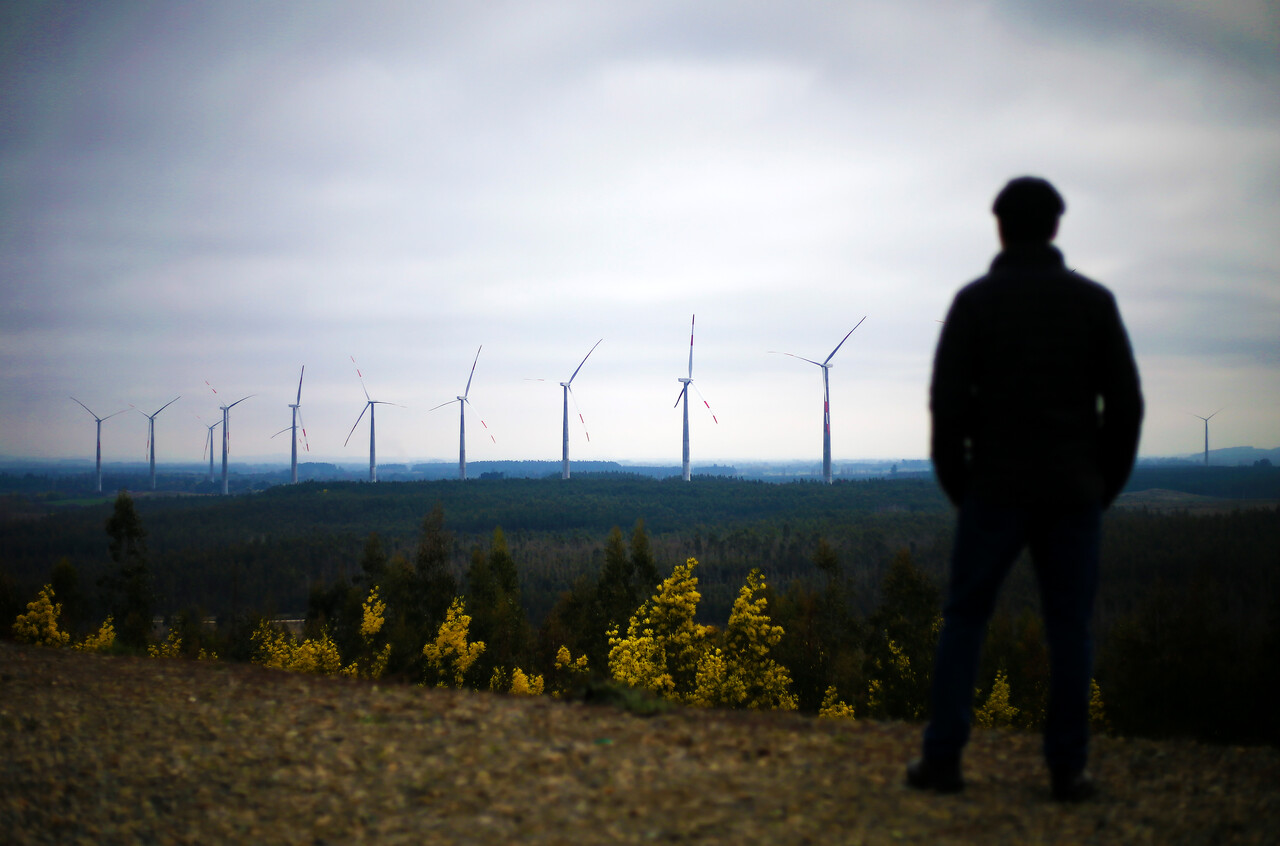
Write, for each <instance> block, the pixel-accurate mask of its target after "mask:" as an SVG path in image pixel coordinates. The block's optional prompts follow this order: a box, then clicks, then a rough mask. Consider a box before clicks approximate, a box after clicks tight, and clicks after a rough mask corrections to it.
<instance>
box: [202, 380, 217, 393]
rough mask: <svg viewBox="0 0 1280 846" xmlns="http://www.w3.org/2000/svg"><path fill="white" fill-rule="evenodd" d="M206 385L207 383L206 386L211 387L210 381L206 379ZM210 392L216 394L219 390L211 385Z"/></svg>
mask: <svg viewBox="0 0 1280 846" xmlns="http://www.w3.org/2000/svg"><path fill="white" fill-rule="evenodd" d="M204 383H205V384H206V385H209V380H208V379H205V380H204ZM209 390H211V391H213V392H214V393H215V394H216V393H217V392H218V389H217V388H215V387H214V386H213V385H209Z"/></svg>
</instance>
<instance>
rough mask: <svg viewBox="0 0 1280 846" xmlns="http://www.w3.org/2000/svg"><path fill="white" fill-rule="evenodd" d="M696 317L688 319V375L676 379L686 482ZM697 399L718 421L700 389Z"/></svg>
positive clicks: (713, 418)
mask: <svg viewBox="0 0 1280 846" xmlns="http://www.w3.org/2000/svg"><path fill="white" fill-rule="evenodd" d="M697 319H698V315H696V314H695V315H693V317H692V319H690V320H689V377H688V378H687V379H686V378H685V377H683V376H681V377H678V379H677V381H679V382H681V383H683V387H681V388H680V396H678V397H676V405H679V404H680V401H681V400H684V480H685V481H686V482H687V481H689V387H690V386H691V385H693V326H694V323H695V321H696V320H697ZM694 390H695V391H698V389H697V387H694ZM698 399H700V400H702V404H703V405H705V406H706V407H707V412H708V413H709V414H710V415H711V419H712V420H715V422H716V423H719V422H720V421H719V420H716V413H715V412H714V411H712V410H711V404H710V403H709V402H707V399H706V397H704V396H703V395H702V392H701V391H698ZM672 408H675V406H674V405H673V406H672Z"/></svg>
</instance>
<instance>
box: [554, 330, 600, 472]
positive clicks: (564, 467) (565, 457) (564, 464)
mask: <svg viewBox="0 0 1280 846" xmlns="http://www.w3.org/2000/svg"><path fill="white" fill-rule="evenodd" d="M603 340H604V338H601V339H600V341H603ZM600 341H596V342H595V343H594V344H592V346H591V349H589V350H587V354H586V355H584V356H583V357H582V361H581V362H579V363H578V367H577V369H576V370H574V371H573V375H572V376H570V377H569V381H568V382H561V383H560V387H562V388H564V425H563V427H562V429H563V432H564V438H563V442H564V447H563V449H562V450H561V458H560V478H561V479H567V478H569V395H570V394H572V393H573V388H572V387H570V386H571V385H573V380H574V379H575V378H576V377H577V375H578V371H579V370H581V369H582V365H584V364H586V363H587V359H589V358H591V354H592V353H593V352H595V351H596V347H598V346H600ZM573 405H574V408H577V406H578V399H577V397H574V400H573ZM578 420H579V421H581V422H582V431H583V433H584V434H586V436H587V441H590V440H591V433H590V432H587V421H586V420H583V418H582V410H581V409H579V410H578Z"/></svg>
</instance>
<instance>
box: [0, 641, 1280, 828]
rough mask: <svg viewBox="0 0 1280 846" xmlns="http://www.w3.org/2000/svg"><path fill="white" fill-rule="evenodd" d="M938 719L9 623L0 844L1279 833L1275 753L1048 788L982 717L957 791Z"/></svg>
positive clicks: (1096, 767)
mask: <svg viewBox="0 0 1280 846" xmlns="http://www.w3.org/2000/svg"><path fill="white" fill-rule="evenodd" d="M919 733H920V727H919V726H916V725H908V724H902V723H883V722H873V721H861V720H860V721H856V722H851V721H832V720H816V719H814V718H811V717H805V716H800V715H797V714H754V713H740V712H716V711H698V710H684V709H674V710H672V711H669V712H667V713H664V714H660V715H658V716H653V717H648V718H642V717H638V716H635V715H632V714H630V713H627V712H625V711H622V710H619V709H617V708H614V707H607V706H596V705H587V704H583V703H574V702H562V701H556V700H552V699H548V698H537V699H521V698H514V697H507V696H496V695H489V694H481V693H472V692H462V691H446V690H424V689H420V688H414V687H407V686H400V685H383V686H379V685H374V684H371V683H368V682H360V681H353V680H347V679H327V678H317V677H311V676H302V675H296V674H289V673H283V672H276V671H271V670H265V669H262V668H260V667H254V666H247V665H238V664H226V663H201V662H194V661H186V660H170V659H145V658H125V657H109V656H97V655H81V654H77V653H71V652H66V651H60V650H52V649H42V648H33V647H22V646H16V645H14V644H10V643H0V750H2V752H3V760H2V761H0V840H3V841H4V842H9V843H15V844H25V843H93V844H98V843H200V844H206V843H233V842H234V843H242V842H250V841H252V842H255V843H310V844H322V843H343V844H345V843H365V842H369V843H401V842H403V843H415V844H416V843H480V844H484V843H510V842H528V843H574V844H578V843H635V842H658V843H686V842H687V843H726V844H728V843H732V844H744V843H889V842H908V843H913V842H937V843H1019V844H1021V843H1126V844H1128V843H1151V844H1167V843H1206V844H1207V843H1236V842H1238V843H1275V842H1277V838H1280V790H1278V789H1277V786H1278V785H1280V751H1278V750H1275V749H1271V748H1235V747H1218V746H1209V745H1204V744H1197V743H1190V742H1152V741H1137V740H1125V739H1120V738H1100V739H1099V740H1098V741H1097V742H1096V744H1095V754H1094V764H1093V767H1092V769H1093V772H1094V774H1095V776H1096V777H1097V778H1098V781H1099V783H1100V787H1101V795H1100V797H1099V798H1098V799H1096V800H1095V801H1092V802H1089V803H1086V804H1083V805H1079V806H1062V805H1059V804H1056V803H1053V802H1051V801H1049V799H1048V791H1047V787H1046V784H1045V776H1044V772H1043V768H1042V766H1041V763H1040V759H1039V739H1038V738H1037V737H1036V736H1034V735H1031V734H1026V733H1020V732H1006V731H977V732H975V736H974V741H973V744H972V746H971V748H970V753H969V755H968V756H967V758H966V778H967V781H968V789H967V790H966V791H965V792H964V793H963V794H961V795H959V796H949V797H942V796H935V795H932V794H921V793H918V792H916V791H913V790H910V789H908V788H906V787H904V786H903V784H902V775H903V765H904V763H905V761H906V760H907V758H909V757H911V756H912V755H913V754H914V752H915V750H916V748H917V746H918V738H919Z"/></svg>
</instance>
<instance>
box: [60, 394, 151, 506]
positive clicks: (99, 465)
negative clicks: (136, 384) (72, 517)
mask: <svg viewBox="0 0 1280 846" xmlns="http://www.w3.org/2000/svg"><path fill="white" fill-rule="evenodd" d="M71 399H72V400H74V401H75V403H76V405H78V406H80V407H81V408H83V409H84V410H85V411H88V412H89V414H90V415H92V417H93V419H94V420H95V421H97V423H98V452H97V464H96V467H97V474H98V493H102V421H103V420H110V419H111V418H112V417H115V416H116V415H117V414H124V413H125V412H126V411H128V410H129V409H127V408H122V409H120V410H119V411H117V412H114V413H112V414H108V415H107V416H106V417H99V416H98V415H96V414H94V413H93V412H92V411H90V410H89V406H87V405H85V404H84V403H82V402H80V400H78V399H76V398H75V397H72V398H71ZM156 413H157V414H159V412H156Z"/></svg>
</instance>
